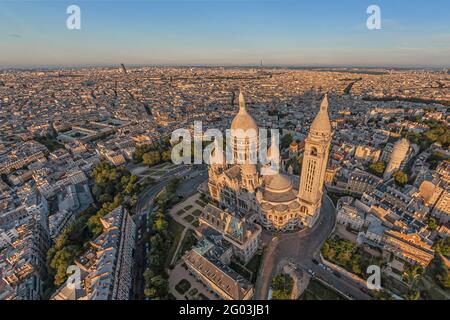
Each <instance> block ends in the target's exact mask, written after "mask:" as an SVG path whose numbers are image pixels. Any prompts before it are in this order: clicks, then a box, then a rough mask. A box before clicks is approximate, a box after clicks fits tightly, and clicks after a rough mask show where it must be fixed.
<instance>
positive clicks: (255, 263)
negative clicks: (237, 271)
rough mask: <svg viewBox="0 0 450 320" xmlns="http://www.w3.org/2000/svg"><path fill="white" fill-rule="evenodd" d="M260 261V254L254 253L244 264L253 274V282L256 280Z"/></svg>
mask: <svg viewBox="0 0 450 320" xmlns="http://www.w3.org/2000/svg"><path fill="white" fill-rule="evenodd" d="M261 261H262V254H255V255H254V256H253V258H252V259H251V260H250V261H249V262H248V263H247V264H246V265H245V267H246V268H247V270H249V271H250V272H251V273H252V274H253V277H252V282H253V283H254V282H255V281H256V277H257V275H258V271H259V266H260V265H261Z"/></svg>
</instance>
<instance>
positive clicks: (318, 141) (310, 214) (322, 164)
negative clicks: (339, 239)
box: [298, 95, 332, 226]
mask: <svg viewBox="0 0 450 320" xmlns="http://www.w3.org/2000/svg"><path fill="white" fill-rule="evenodd" d="M331 137H332V134H331V124H330V119H329V117H328V96H327V95H325V97H324V98H323V100H322V102H321V104H320V110H319V113H318V114H317V116H316V118H315V119H314V121H313V123H312V124H311V128H310V130H309V133H308V137H307V138H306V140H305V151H304V156H303V166H302V172H301V176H300V187H299V193H298V197H299V200H300V203H301V206H300V215H301V216H302V221H303V223H304V224H306V225H309V226H312V225H313V224H314V222H315V220H316V219H317V216H318V214H319V209H320V205H321V200H322V194H323V184H324V180H325V171H326V169H327V164H328V156H329V149H330V143H331Z"/></svg>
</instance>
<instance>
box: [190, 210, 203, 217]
mask: <svg viewBox="0 0 450 320" xmlns="http://www.w3.org/2000/svg"><path fill="white" fill-rule="evenodd" d="M192 214H193V215H194V216H196V217H199V216H200V215H201V214H202V210H199V209H195V210H194V211H193V212H192Z"/></svg>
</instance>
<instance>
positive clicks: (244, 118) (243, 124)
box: [231, 92, 258, 131]
mask: <svg viewBox="0 0 450 320" xmlns="http://www.w3.org/2000/svg"><path fill="white" fill-rule="evenodd" d="M231 129H232V130H238V129H241V130H244V131H247V130H250V129H252V130H255V131H257V130H258V126H257V125H256V122H255V120H254V119H253V117H252V116H251V115H250V114H248V112H247V110H246V109H245V100H244V95H243V94H242V92H241V93H239V112H238V114H237V115H236V116H235V117H234V119H233V122H231Z"/></svg>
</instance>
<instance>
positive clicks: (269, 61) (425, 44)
mask: <svg viewBox="0 0 450 320" xmlns="http://www.w3.org/2000/svg"><path fill="white" fill-rule="evenodd" d="M71 4H76V5H78V6H79V7H80V9H81V29H80V30H69V29H67V28H66V20H67V18H68V16H69V15H68V14H67V13H66V9H67V7H68V6H69V5H71ZM372 4H376V5H378V6H379V7H380V8H381V27H382V29H381V30H369V29H368V28H367V27H366V20H367V18H368V17H369V14H367V12H366V10H367V7H368V6H369V5H372ZM448 12H450V3H449V2H448V1H445V0H436V1H433V2H429V1H425V0H413V1H406V0H398V1H395V2H393V1H388V0H379V1H366V0H346V1H340V2H336V1H331V0H317V1H314V2H313V3H311V2H307V1H288V0H278V1H276V0H274V1H271V0H264V1H252V0H242V1H226V0H214V1H195V0H185V1H165V2H164V1H154V0H152V1H108V0H94V1H76V2H73V1H65V0H63V1H43V0H42V1H1V0H0V30H2V31H1V32H0V41H1V43H2V54H1V56H0V68H2V69H9V68H43V67H46V68H48V67H52V68H59V67H65V68H67V67H71V66H105V65H117V64H120V63H122V62H123V63H125V64H127V65H167V66H258V65H259V63H260V60H261V59H262V60H263V64H264V66H311V67H314V66H340V67H343V66H354V67H388V68H389V67H398V68H424V67H432V68H448V67H449V66H450V21H449V19H448Z"/></svg>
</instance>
